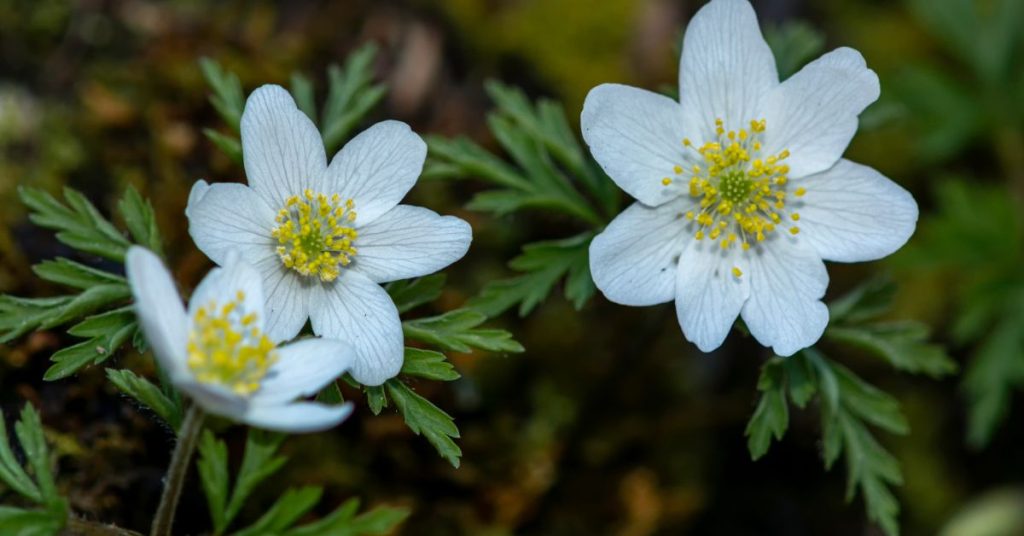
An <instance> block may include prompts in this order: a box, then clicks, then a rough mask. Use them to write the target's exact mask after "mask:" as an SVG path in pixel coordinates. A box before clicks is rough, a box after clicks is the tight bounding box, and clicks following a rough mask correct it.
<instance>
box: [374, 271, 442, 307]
mask: <svg viewBox="0 0 1024 536" xmlns="http://www.w3.org/2000/svg"><path fill="white" fill-rule="evenodd" d="M444 281H445V275H444V274H432V275H428V276H424V277H418V278H416V279H403V280H401V281H395V282H393V283H389V284H388V285H387V291H388V294H390V295H391V299H392V301H394V302H395V307H398V312H399V313H405V312H407V311H410V310H412V309H415V308H416V307H419V306H420V305H423V304H425V303H430V302H432V301H434V300H436V299H437V298H438V297H439V296H441V289H442V288H444Z"/></svg>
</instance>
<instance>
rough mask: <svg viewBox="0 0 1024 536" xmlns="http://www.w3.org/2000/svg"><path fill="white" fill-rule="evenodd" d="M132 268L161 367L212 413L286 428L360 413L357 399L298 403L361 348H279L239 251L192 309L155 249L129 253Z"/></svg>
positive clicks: (255, 277)
mask: <svg viewBox="0 0 1024 536" xmlns="http://www.w3.org/2000/svg"><path fill="white" fill-rule="evenodd" d="M125 269H126V271H127V273H128V283H129V284H130V285H131V288H132V294H133V295H134V296H135V312H136V314H137V315H138V318H139V321H140V323H141V324H142V330H143V332H144V333H145V334H146V340H148V341H149V344H150V347H152V349H153V353H154V354H156V357H157V361H158V363H159V364H160V367H161V368H162V369H163V370H164V372H165V373H166V374H167V376H168V377H169V378H170V380H171V382H172V383H173V384H174V385H175V386H176V387H178V388H179V389H181V390H182V391H184V392H185V393H187V394H188V395H189V396H191V397H192V399H193V400H194V401H195V403H196V404H199V405H200V406H201V407H202V408H203V409H205V410H206V411H208V412H210V413H214V414H217V415H221V416H224V417H227V418H229V419H233V420H237V421H240V422H244V423H247V424H250V425H252V426H256V427H259V428H265V429H268V430H278V431H282V432H312V431H317V430H323V429H325V428H330V427H331V426H334V425H336V424H338V423H339V422H341V421H342V420H344V419H345V417H347V416H348V415H349V414H350V413H351V412H352V406H351V404H344V405H338V406H327V405H324V404H318V403H316V402H306V401H298V402H296V401H295V400H296V399H297V398H301V397H306V396H310V395H313V394H316V393H317V392H319V391H320V389H322V388H323V387H324V386H325V385H327V384H328V383H329V382H332V381H334V379H335V378H337V377H338V376H339V375H341V374H342V373H344V372H345V371H346V370H348V368H349V366H350V365H351V364H352V362H353V360H354V357H355V352H353V350H352V348H351V347H350V346H349V345H347V344H345V343H343V342H340V341H336V340H332V339H319V338H317V339H304V340H301V341H298V342H294V343H291V344H288V345H285V346H281V347H278V346H277V344H276V342H278V341H277V340H275V339H273V338H272V337H270V336H268V335H267V334H265V333H264V332H263V327H264V322H265V319H266V318H265V314H264V313H265V309H264V301H263V284H262V281H261V280H260V279H261V278H260V274H259V273H258V272H257V271H256V269H255V268H253V267H252V266H250V265H249V264H247V263H246V262H244V261H242V260H241V259H240V258H239V256H238V255H237V254H236V255H230V256H229V257H228V258H227V259H226V262H225V265H224V267H223V268H215V269H213V270H212V271H211V272H210V273H209V274H208V275H207V276H206V277H205V278H204V279H203V281H202V282H201V283H200V284H199V286H198V287H197V288H196V290H195V292H194V293H193V294H192V297H191V299H190V300H189V303H188V311H186V310H185V308H184V307H183V306H182V301H181V297H180V296H179V295H178V291H177V290H175V287H174V280H173V279H172V278H171V274H170V273H169V272H168V271H167V268H165V267H164V265H163V263H161V262H160V259H159V258H158V257H157V256H156V255H154V254H153V253H152V252H151V251H149V250H148V249H145V248H142V247H138V246H134V247H132V248H131V249H129V250H128V255H127V257H126V259H125Z"/></svg>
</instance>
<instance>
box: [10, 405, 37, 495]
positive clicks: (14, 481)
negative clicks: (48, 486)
mask: <svg viewBox="0 0 1024 536" xmlns="http://www.w3.org/2000/svg"><path fill="white" fill-rule="evenodd" d="M0 480H3V482H4V484H7V487H9V488H11V489H12V490H14V491H16V492H18V493H20V494H21V495H23V496H24V497H25V498H27V499H28V500H30V501H32V502H34V503H42V502H43V495H42V493H40V491H39V486H37V485H36V483H35V481H33V480H32V478H31V477H29V476H28V473H26V472H25V470H24V469H23V468H22V467H21V464H20V463H18V460H17V459H16V458H15V457H14V452H13V451H12V450H11V445H10V438H9V437H8V435H7V426H6V424H4V419H2V418H0Z"/></svg>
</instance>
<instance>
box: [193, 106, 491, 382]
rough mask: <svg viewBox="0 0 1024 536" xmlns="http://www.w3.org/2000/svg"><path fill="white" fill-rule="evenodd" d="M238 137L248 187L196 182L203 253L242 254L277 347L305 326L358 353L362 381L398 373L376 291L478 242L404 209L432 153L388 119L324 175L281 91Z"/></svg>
mask: <svg viewBox="0 0 1024 536" xmlns="http://www.w3.org/2000/svg"><path fill="white" fill-rule="evenodd" d="M241 130H242V149H243V154H244V158H245V173H246V175H247V177H248V180H249V186H244V185H242V184H213V185H208V184H206V182H204V181H199V182H197V183H196V185H195V186H194V187H193V188H192V193H191V195H190V197H189V203H188V209H187V210H186V214H187V215H188V218H189V232H190V233H191V235H192V238H193V239H194V240H195V242H196V245H197V246H198V247H199V249H200V250H202V251H203V253H205V254H206V255H207V256H208V257H210V259H212V260H213V261H214V262H216V263H217V264H223V262H224V260H225V258H226V255H227V252H228V251H231V250H235V249H237V250H238V251H240V252H241V255H242V257H243V258H244V259H246V260H247V261H249V262H250V263H252V264H253V266H255V267H256V269H257V270H259V272H260V274H261V275H262V279H263V288H265V289H266V291H267V313H268V315H269V318H268V320H267V332H268V333H269V334H270V336H271V337H274V338H278V339H289V338H291V337H294V336H295V335H296V334H298V333H299V331H300V330H302V327H303V326H304V325H305V323H306V319H307V318H308V319H309V320H310V321H311V323H312V327H313V332H314V333H316V334H317V335H322V336H328V337H334V338H337V339H340V340H344V341H346V342H349V343H350V344H352V345H353V346H354V348H355V350H356V361H355V364H354V365H353V367H352V375H353V377H355V379H356V380H358V381H359V382H360V383H363V384H365V385H379V384H381V383H383V382H384V381H385V380H387V379H388V378H391V377H392V376H394V375H396V374H398V371H399V370H400V369H401V367H402V359H403V351H404V338H403V335H402V324H401V321H400V320H399V318H398V310H397V309H396V308H395V304H394V302H392V300H391V297H390V296H388V294H387V292H385V291H384V289H383V288H381V286H380V283H386V282H388V281H395V280H398V279H407V278H411V277H418V276H421V275H426V274H429V273H432V272H436V271H437V270H440V269H442V268H444V267H446V266H448V265H449V264H451V263H453V262H455V261H457V260H458V259H460V258H461V257H462V256H463V255H464V254H465V253H466V250H467V249H468V248H469V242H470V240H471V238H472V236H471V231H470V228H469V225H468V224H467V223H466V222H464V221H462V220H461V219H458V218H455V217H451V216H439V215H438V214H436V213H434V212H433V211H430V210H427V209H425V208H420V207H414V206H409V205H399V204H398V202H399V201H401V199H402V198H403V197H405V194H406V193H407V192H408V191H409V189H410V188H412V186H413V185H414V184H415V183H416V179H417V178H418V177H419V174H420V171H421V170H422V168H423V161H424V159H425V157H426V152H427V148H426V144H424V143H423V140H421V139H420V137H419V136H417V135H416V134H415V133H414V132H412V130H410V129H409V127H408V125H406V124H405V123H401V122H398V121H384V122H381V123H377V124H376V125H374V126H372V127H370V128H369V129H367V130H366V131H365V132H363V133H361V134H359V135H358V136H356V137H355V138H353V139H352V141H350V142H349V143H348V144H347V145H345V147H344V148H342V150H341V151H340V152H339V153H338V154H337V156H335V157H334V159H333V160H332V161H331V163H330V165H327V156H326V154H325V152H324V145H323V142H322V141H321V139H320V134H319V133H318V132H317V129H316V127H315V126H314V125H313V122H312V121H310V120H309V118H308V117H306V115H305V114H304V113H302V112H301V111H300V110H299V109H298V108H297V107H296V106H295V101H293V100H292V97H291V95H289V94H288V92H287V91H285V90H284V89H282V88H280V87H278V86H263V87H261V88H259V89H257V90H256V91H254V92H253V93H252V95H250V96H249V100H248V101H247V102H246V104H245V112H244V113H243V114H242V124H241Z"/></svg>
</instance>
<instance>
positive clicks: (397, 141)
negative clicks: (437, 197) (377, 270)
mask: <svg viewBox="0 0 1024 536" xmlns="http://www.w3.org/2000/svg"><path fill="white" fill-rule="evenodd" d="M426 157H427V144H426V143H423V140H422V139H421V138H420V137H419V136H418V135H417V134H416V133H415V132H413V131H412V129H410V128H409V125H406V124H405V123H402V122H401V121H381V122H380V123H377V124H376V125H373V126H372V127H370V128H368V129H366V130H364V131H363V132H361V133H360V134H359V135H358V136H356V137H355V138H352V141H349V142H348V143H347V144H345V146H344V147H342V148H341V151H340V152H338V154H337V155H336V156H335V157H334V159H333V160H331V165H330V167H328V168H327V171H326V172H325V174H324V176H323V178H322V179H321V183H320V184H322V185H323V187H324V192H325V193H338V194H340V195H341V198H342V199H352V200H353V201H354V202H355V210H356V214H358V218H357V219H356V223H357V224H358V225H366V224H368V223H370V222H372V221H373V220H375V219H377V217H379V216H380V215H381V214H384V213H385V212H387V211H389V210H391V209H392V208H393V207H394V206H395V205H397V204H398V202H399V201H401V200H402V198H403V197H405V194H406V193H408V192H409V190H410V189H411V188H412V187H413V185H414V184H416V179H418V178H419V176H420V172H421V171H422V170H423V161H424V160H425V159H426Z"/></svg>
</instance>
